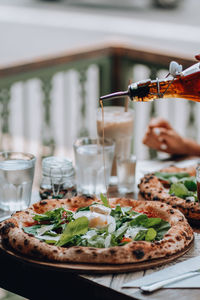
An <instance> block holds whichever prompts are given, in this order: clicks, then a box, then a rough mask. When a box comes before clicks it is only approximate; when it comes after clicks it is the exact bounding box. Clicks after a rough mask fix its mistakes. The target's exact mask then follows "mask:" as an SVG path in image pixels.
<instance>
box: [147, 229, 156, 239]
mask: <svg viewBox="0 0 200 300" xmlns="http://www.w3.org/2000/svg"><path fill="white" fill-rule="evenodd" d="M156 235H157V232H156V230H155V229H154V228H149V229H148V230H147V233H146V235H145V241H147V242H151V241H154V240H155V238H156Z"/></svg>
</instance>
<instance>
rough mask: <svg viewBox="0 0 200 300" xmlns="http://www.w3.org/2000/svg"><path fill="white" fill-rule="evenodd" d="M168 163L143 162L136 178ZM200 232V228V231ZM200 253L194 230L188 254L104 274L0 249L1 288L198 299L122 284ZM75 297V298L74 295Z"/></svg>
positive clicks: (39, 293) (41, 294) (185, 292)
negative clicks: (151, 265) (143, 291)
mask: <svg viewBox="0 0 200 300" xmlns="http://www.w3.org/2000/svg"><path fill="white" fill-rule="evenodd" d="M166 164H168V163H167V162H165V163H160V162H159V163H152V162H141V163H140V164H138V169H137V180H139V177H141V176H142V175H143V174H144V173H145V172H148V171H150V170H152V168H154V169H159V168H160V167H162V166H164V165H166ZM199 232H200V231H199ZM197 255H200V234H199V233H198V230H195V242H194V246H193V247H192V248H191V249H190V250H189V252H188V253H187V254H185V255H184V256H182V257H180V258H179V259H177V260H176V261H174V262H172V263H170V264H167V265H165V266H162V267H157V268H155V269H150V270H146V271H144V270H141V271H139V272H131V273H122V274H105V275H85V274H84V275H80V274H76V273H74V272H67V271H66V270H53V269H51V268H48V267H42V266H38V265H33V264H30V263H27V262H22V261H20V260H16V259H15V258H13V257H10V256H9V255H8V254H7V253H5V252H4V251H2V250H0V266H1V272H0V287H2V288H4V289H6V290H9V291H11V292H14V293H16V294H19V295H21V296H23V297H26V298H28V299H43V300H44V299H59V298H61V297H62V299H63V298H64V299H83V298H87V299H93V300H95V299H97V300H98V299H104V300H107V299H114V300H118V299H120V300H123V299H124V300H126V299H150V300H156V299H162V300H163V299H174V298H175V297H177V296H178V297H181V300H188V299H190V300H197V299H199V298H200V290H199V289H162V290H160V291H157V292H155V293H153V294H150V295H144V294H141V293H140V291H139V290H138V289H135V288H129V289H122V288H121V287H122V284H123V283H125V282H127V281H130V280H132V279H137V278H140V277H142V276H145V275H147V274H150V273H152V272H155V271H158V270H160V269H162V268H165V267H167V266H169V265H172V264H176V263H177V262H180V261H183V260H185V259H188V258H192V257H194V256H197ZM72 297H73V298H72Z"/></svg>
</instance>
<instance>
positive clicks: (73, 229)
mask: <svg viewBox="0 0 200 300" xmlns="http://www.w3.org/2000/svg"><path fill="white" fill-rule="evenodd" d="M88 225H89V220H88V218H86V217H80V218H78V219H76V220H75V221H71V222H70V223H69V224H67V225H66V227H65V230H64V232H63V233H62V235H61V237H60V239H59V241H58V242H57V243H56V245H57V246H63V245H65V244H67V243H68V242H69V241H70V239H71V238H72V237H74V236H75V235H80V234H85V233H86V232H87V231H88Z"/></svg>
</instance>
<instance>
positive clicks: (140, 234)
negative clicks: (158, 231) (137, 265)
mask: <svg viewBox="0 0 200 300" xmlns="http://www.w3.org/2000/svg"><path fill="white" fill-rule="evenodd" d="M146 233H147V230H140V231H139V232H138V233H137V235H136V236H135V238H134V241H143V240H144V239H145V236H146Z"/></svg>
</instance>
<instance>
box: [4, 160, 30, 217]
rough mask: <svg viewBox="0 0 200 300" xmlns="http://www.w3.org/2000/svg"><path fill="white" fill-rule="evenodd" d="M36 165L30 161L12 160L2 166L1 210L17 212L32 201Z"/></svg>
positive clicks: (6, 161)
mask: <svg viewBox="0 0 200 300" xmlns="http://www.w3.org/2000/svg"><path fill="white" fill-rule="evenodd" d="M33 174H34V165H33V164H32V165H30V161H26V160H21V159H13V160H12V159H11V160H5V161H2V162H1V164H0V208H1V209H3V210H9V211H15V210H21V209H24V208H26V207H27V206H28V205H29V204H30V201H31V189H32V183H33Z"/></svg>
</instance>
